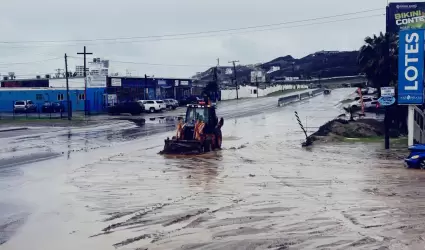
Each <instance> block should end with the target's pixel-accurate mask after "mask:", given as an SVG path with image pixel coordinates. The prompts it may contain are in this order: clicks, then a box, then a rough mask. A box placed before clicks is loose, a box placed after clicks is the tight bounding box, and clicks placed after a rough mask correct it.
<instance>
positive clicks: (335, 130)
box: [309, 119, 400, 142]
mask: <svg viewBox="0 0 425 250" xmlns="http://www.w3.org/2000/svg"><path fill="white" fill-rule="evenodd" d="M384 132H385V131H384V123H383V122H382V121H378V120H376V119H358V120H355V121H348V120H344V119H334V120H331V121H329V122H327V123H325V124H324V125H322V126H320V127H319V129H318V130H317V131H316V132H315V133H313V134H311V135H310V136H309V138H310V139H311V140H312V141H320V142H334V141H346V140H356V139H359V140H362V141H367V140H372V139H373V141H376V140H379V139H381V138H383V136H384ZM390 137H392V138H398V137H400V133H399V132H398V131H396V130H390Z"/></svg>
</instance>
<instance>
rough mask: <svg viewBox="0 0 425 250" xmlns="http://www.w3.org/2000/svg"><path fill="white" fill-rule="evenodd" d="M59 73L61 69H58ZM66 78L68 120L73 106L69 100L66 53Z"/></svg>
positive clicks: (66, 58)
mask: <svg viewBox="0 0 425 250" xmlns="http://www.w3.org/2000/svg"><path fill="white" fill-rule="evenodd" d="M58 73H59V71H58ZM65 78H66V107H67V108H66V109H67V111H68V121H70V120H71V112H72V106H71V102H70V100H69V83H68V57H67V56H66V53H65Z"/></svg>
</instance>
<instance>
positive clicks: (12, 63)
mask: <svg viewBox="0 0 425 250" xmlns="http://www.w3.org/2000/svg"><path fill="white" fill-rule="evenodd" d="M57 59H60V57H54V58H49V59H44V60H40V61H31V62H11V63H0V65H15V64H31V63H41V62H47V61H52V60H57Z"/></svg>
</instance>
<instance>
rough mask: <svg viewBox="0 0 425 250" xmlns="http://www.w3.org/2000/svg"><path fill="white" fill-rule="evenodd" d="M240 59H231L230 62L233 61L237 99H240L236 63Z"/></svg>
mask: <svg viewBox="0 0 425 250" xmlns="http://www.w3.org/2000/svg"><path fill="white" fill-rule="evenodd" d="M237 62H239V61H235V60H234V61H230V62H229V63H233V78H234V81H235V84H236V100H239V86H238V81H237V80H236V63H237Z"/></svg>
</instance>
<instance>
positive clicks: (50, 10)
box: [0, 0, 407, 77]
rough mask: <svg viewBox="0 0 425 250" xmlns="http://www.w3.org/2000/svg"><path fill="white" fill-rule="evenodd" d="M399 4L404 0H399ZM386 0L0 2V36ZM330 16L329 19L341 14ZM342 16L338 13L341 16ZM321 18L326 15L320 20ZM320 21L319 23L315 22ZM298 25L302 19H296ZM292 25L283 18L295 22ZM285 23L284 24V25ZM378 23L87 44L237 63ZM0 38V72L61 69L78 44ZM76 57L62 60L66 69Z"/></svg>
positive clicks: (247, 20)
mask: <svg viewBox="0 0 425 250" xmlns="http://www.w3.org/2000/svg"><path fill="white" fill-rule="evenodd" d="M405 2H407V1H405ZM385 4H386V0H379V1H378V0H376V1H367V0H357V1H352V0H351V1H348V0H344V1H338V0H322V1H312V0H297V1H288V0H262V1H253V0H232V1H229V0H215V1H199V0H155V1H148V0H123V1H116V0H103V1H100V0H73V1H64V0H59V1H58V0H37V1H30V0H15V1H10V0H5V1H2V15H0V23H1V32H2V36H1V38H0V40H1V41H22V40H75V39H94V38H110V37H136V36H137V37H140V36H155V35H163V34H175V33H187V32H198V31H206V30H217V29H229V28H238V27H247V26H256V25H262V24H270V23H281V22H286V21H294V20H302V19H309V18H315V17H322V16H331V15H336V14H341V13H348V12H355V11H361V10H366V9H374V8H382V11H377V12H373V13H365V14H360V15H356V16H367V15H370V14H375V13H376V14H378V13H384V12H385ZM342 18H344V17H341V18H337V19H342ZM345 18H346V17H345ZM322 21H326V20H322ZM319 22H321V21H319ZM299 24H302V23H299ZM299 24H291V25H292V26H293V25H299ZM291 25H290V26H291ZM384 29H385V17H384V16H381V17H373V18H367V19H359V20H352V21H344V22H336V23H329V24H321V25H311V26H303V27H293V28H282V29H275V30H269V31H263V32H252V33H240V34H233V35H225V36H211V37H202V38H192V39H184V40H183V39H179V40H163V41H152V39H150V40H151V41H148V42H146V41H145V42H142V41H140V40H139V41H133V42H129V43H113V42H111V41H109V42H95V43H93V42H87V43H86V44H87V48H88V50H90V51H91V52H94V53H95V55H96V56H99V57H104V58H107V59H111V60H112V61H113V60H116V61H132V62H150V63H163V64H190V65H214V64H215V62H216V58H217V57H220V58H221V62H222V64H223V65H224V64H227V61H229V60H233V59H238V60H240V61H241V63H243V64H250V63H257V62H265V61H268V60H271V59H273V58H275V57H278V56H284V55H287V54H291V55H293V56H294V57H301V56H305V55H306V54H308V53H311V52H315V51H318V50H322V49H325V50H355V49H358V48H359V47H360V46H361V45H362V42H363V38H364V37H365V36H368V35H372V34H374V33H378V32H379V31H382V30H384ZM71 45H72V46H65V45H64V44H40V43H35V44H24V45H23V44H0V55H1V56H0V63H1V65H0V73H3V74H4V73H6V72H7V71H15V72H16V74H17V75H28V74H35V73H51V72H53V69H55V68H58V67H60V68H63V64H64V63H63V59H62V57H63V54H64V53H68V54H69V55H71V56H76V55H75V54H76V52H78V51H81V50H82V46H83V43H80V44H78V45H75V44H73V43H71ZM52 57H60V59H57V60H52V61H47V62H45V63H37V64H25V65H22V64H20V65H4V63H10V62H21V61H23V62H25V61H36V60H43V59H48V58H52ZM76 64H81V60H79V59H78V60H77V59H70V68H71V69H73V67H74V66H75V65H76ZM111 66H112V68H113V69H114V70H117V71H122V72H124V71H125V69H129V70H130V71H132V72H134V73H133V74H144V73H147V74H154V75H156V76H180V77H189V76H191V75H193V74H194V73H195V72H196V71H202V70H205V69H206V67H202V66H198V67H168V66H163V67H159V66H148V65H136V64H122V63H114V62H111Z"/></svg>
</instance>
